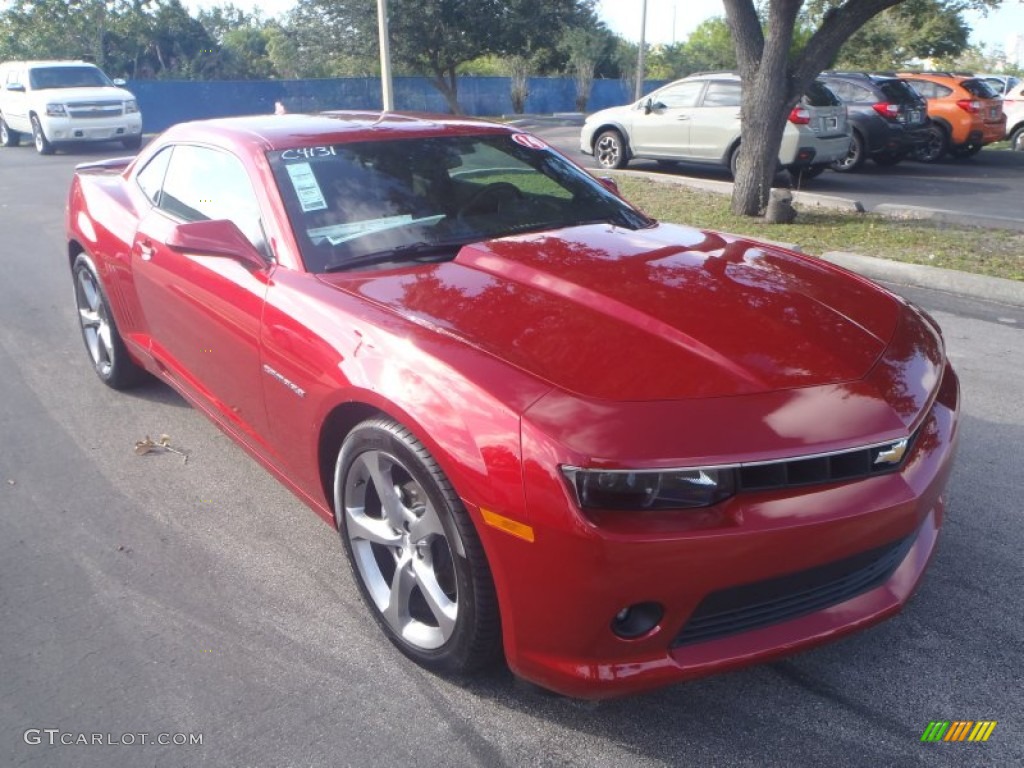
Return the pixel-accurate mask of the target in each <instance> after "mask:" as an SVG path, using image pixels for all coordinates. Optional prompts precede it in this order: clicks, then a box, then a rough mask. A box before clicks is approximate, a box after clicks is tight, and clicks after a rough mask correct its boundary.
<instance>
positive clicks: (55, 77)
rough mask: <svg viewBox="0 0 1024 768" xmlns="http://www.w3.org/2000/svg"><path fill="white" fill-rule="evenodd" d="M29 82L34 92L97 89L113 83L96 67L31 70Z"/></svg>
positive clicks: (40, 68)
mask: <svg viewBox="0 0 1024 768" xmlns="http://www.w3.org/2000/svg"><path fill="white" fill-rule="evenodd" d="M28 81H29V84H30V85H31V86H32V89H33V90H36V91H42V90H45V89H47V88H96V87H102V86H105V85H110V86H112V85H113V83H112V82H111V81H110V78H109V77H107V76H106V75H105V74H103V72H101V71H100V70H99V69H97V68H96V67H81V66H76V67H39V68H38V69H32V70H29V73H28Z"/></svg>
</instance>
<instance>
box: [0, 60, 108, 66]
mask: <svg viewBox="0 0 1024 768" xmlns="http://www.w3.org/2000/svg"><path fill="white" fill-rule="evenodd" d="M4 65H5V66H14V65H17V66H22V67H96V65H95V64H93V63H92V62H91V61H82V60H81V59H36V60H32V61H5V62H4Z"/></svg>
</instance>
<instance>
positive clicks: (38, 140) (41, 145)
mask: <svg viewBox="0 0 1024 768" xmlns="http://www.w3.org/2000/svg"><path fill="white" fill-rule="evenodd" d="M32 141H33V142H34V143H35V145H36V152H38V153H39V154H40V155H52V154H53V144H51V143H50V141H49V139H47V138H46V134H45V133H43V126H41V125H40V124H39V118H38V117H36V116H35V115H32Z"/></svg>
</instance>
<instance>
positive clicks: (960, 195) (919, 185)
mask: <svg viewBox="0 0 1024 768" xmlns="http://www.w3.org/2000/svg"><path fill="white" fill-rule="evenodd" d="M524 128H525V129H526V130H529V131H531V132H533V133H536V134H537V135H538V136H542V137H543V138H544V139H545V140H547V141H548V142H549V143H550V144H552V145H553V146H555V147H557V148H558V149H559V150H561V151H562V152H565V153H566V154H568V155H569V156H570V157H572V158H573V159H575V160H576V161H577V162H578V163H580V164H582V165H583V166H584V167H586V168H590V169H595V168H597V167H598V166H597V165H596V163H594V158H593V157H591V156H590V155H585V154H583V153H581V152H580V145H579V138H580V129H579V126H572V125H557V124H554V123H553V122H536V123H527V124H526V125H525V126H524ZM628 168H629V170H636V171H657V172H658V173H665V174H673V175H678V176H684V177H693V178H698V179H711V180H714V181H731V180H732V179H731V177H730V176H729V172H728V171H727V170H726V169H725V168H724V167H717V166H707V165H693V164H679V165H674V166H667V167H665V166H659V165H658V164H657V163H654V162H651V161H644V160H637V161H634V162H631V163H630V164H629V166H628ZM804 189H805V190H806V191H807V192H811V193H819V194H823V195H833V196H837V197H842V198H847V199H853V200H857V201H859V202H861V203H862V204H863V206H864V209H865V210H869V211H870V210H874V209H875V207H877V206H879V205H892V204H897V205H901V206H916V207H923V208H934V209H941V210H949V211H955V212H957V213H963V214H968V215H975V216H991V217H997V218H1007V219H1016V220H1018V221H1022V222H1024V152H1010V151H1009V150H994V149H984V150H982V151H981V152H980V153H979V154H977V155H975V156H974V157H972V158H967V159H963V160H957V159H954V158H952V157H948V156H947V157H945V158H943V159H942V160H940V161H938V162H937V163H917V162H914V161H911V160H905V161H903V162H902V163H899V164H898V165H894V166H891V167H889V168H883V167H881V166H878V165H875V164H874V163H873V162H871V161H868V162H867V163H865V164H864V166H863V167H862V168H861V169H860V170H859V171H857V172H854V173H835V172H834V171H826V172H825V173H823V174H822V175H821V176H818V177H817V178H815V179H811V180H810V181H809V182H807V184H806V185H805V187H804Z"/></svg>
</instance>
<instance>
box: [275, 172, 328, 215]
mask: <svg viewBox="0 0 1024 768" xmlns="http://www.w3.org/2000/svg"><path fill="white" fill-rule="evenodd" d="M285 168H287V169H288V176H289V177H290V178H291V180H292V186H293V187H294V188H295V194H296V195H297V196H298V198H299V205H301V206H302V212H303V213H309V212H310V211H322V210H324V208H326V207H327V201H326V200H324V193H323V192H322V191H321V190H320V185H319V184H317V181H316V176H314V175H313V169H312V168H310V167H309V163H295V164H294V165H286V166H285Z"/></svg>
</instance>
